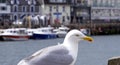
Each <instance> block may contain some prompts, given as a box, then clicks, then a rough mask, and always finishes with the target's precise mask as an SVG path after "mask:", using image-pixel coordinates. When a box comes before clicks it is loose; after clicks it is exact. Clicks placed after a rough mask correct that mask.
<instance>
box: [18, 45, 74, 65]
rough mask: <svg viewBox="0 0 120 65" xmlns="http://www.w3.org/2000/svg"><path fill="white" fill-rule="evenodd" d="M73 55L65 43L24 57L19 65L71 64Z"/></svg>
mask: <svg viewBox="0 0 120 65" xmlns="http://www.w3.org/2000/svg"><path fill="white" fill-rule="evenodd" d="M72 62H73V57H72V56H71V55H70V54H69V51H68V50H67V48H66V47H64V46H63V45H56V46H51V47H47V48H45V49H42V50H40V51H38V52H36V53H35V54H33V55H32V56H29V57H27V58H25V59H23V60H22V61H21V62H20V63H18V65H71V63H72Z"/></svg>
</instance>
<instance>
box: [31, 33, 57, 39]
mask: <svg viewBox="0 0 120 65" xmlns="http://www.w3.org/2000/svg"><path fill="white" fill-rule="evenodd" d="M32 38H33V39H54V38H57V35H56V34H33V36H32Z"/></svg>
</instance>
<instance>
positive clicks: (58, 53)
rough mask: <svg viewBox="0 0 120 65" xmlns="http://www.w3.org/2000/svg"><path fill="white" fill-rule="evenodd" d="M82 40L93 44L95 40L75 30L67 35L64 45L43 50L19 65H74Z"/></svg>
mask: <svg viewBox="0 0 120 65" xmlns="http://www.w3.org/2000/svg"><path fill="white" fill-rule="evenodd" d="M81 40H86V41H88V42H92V41H93V38H92V37H89V36H86V35H84V34H83V33H82V32H81V31H79V30H77V29H73V30H71V31H69V32H68V33H67V35H66V37H65V39H64V41H63V43H62V44H58V45H54V46H49V47H46V48H43V49H41V50H39V51H37V52H36V53H34V54H32V55H31V56H29V57H26V58H24V59H23V60H21V61H20V62H19V63H18V64H17V65H74V64H75V62H76V59H77V54H78V44H79V42H80V41H81Z"/></svg>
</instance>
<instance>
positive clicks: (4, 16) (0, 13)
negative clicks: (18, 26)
mask: <svg viewBox="0 0 120 65" xmlns="http://www.w3.org/2000/svg"><path fill="white" fill-rule="evenodd" d="M6 1H7V0H0V22H1V23H2V22H5V21H8V20H9V18H10V5H8V4H7V3H6Z"/></svg>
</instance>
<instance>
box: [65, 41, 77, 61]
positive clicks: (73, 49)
mask: <svg viewBox="0 0 120 65" xmlns="http://www.w3.org/2000/svg"><path fill="white" fill-rule="evenodd" d="M63 45H64V46H65V47H66V48H67V49H68V50H70V55H72V56H73V58H74V59H76V58H77V54H78V42H77V41H76V40H74V41H73V40H72V39H71V40H70V39H65V40H64V42H63Z"/></svg>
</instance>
